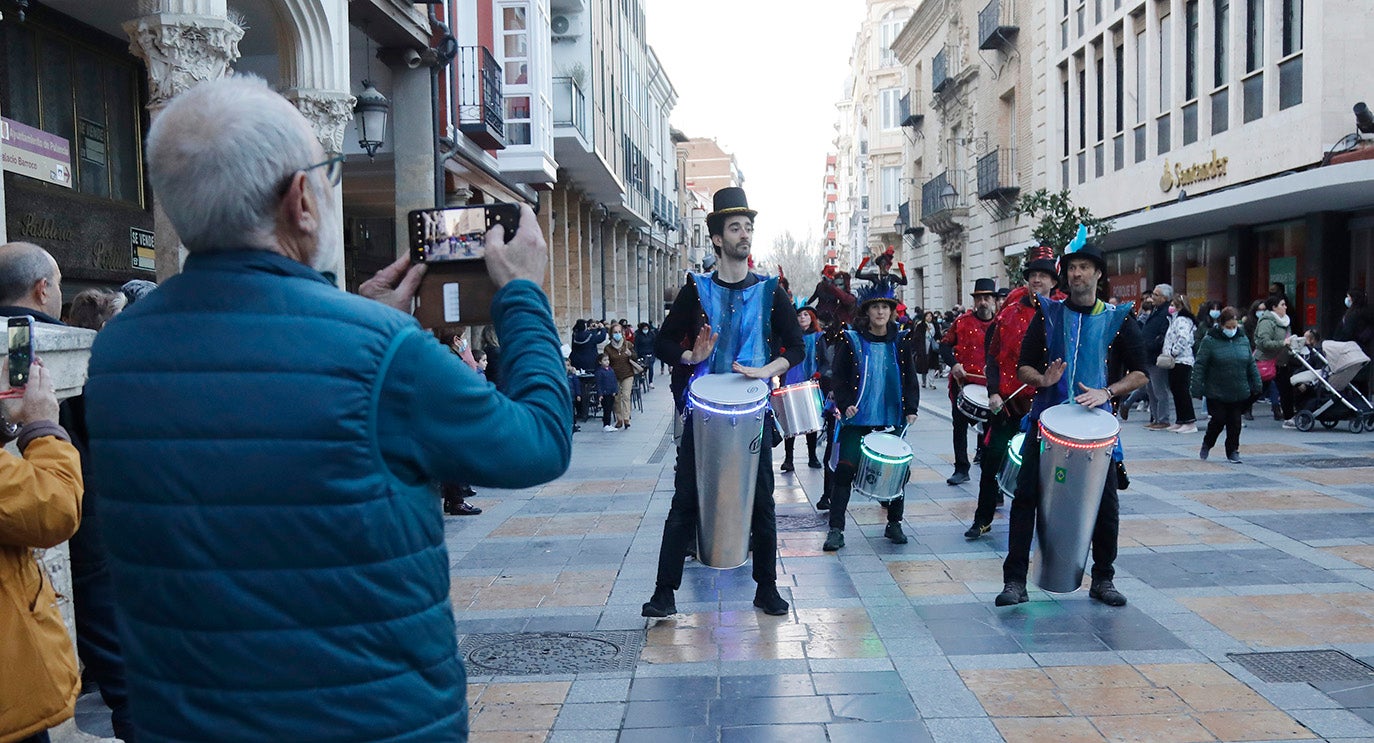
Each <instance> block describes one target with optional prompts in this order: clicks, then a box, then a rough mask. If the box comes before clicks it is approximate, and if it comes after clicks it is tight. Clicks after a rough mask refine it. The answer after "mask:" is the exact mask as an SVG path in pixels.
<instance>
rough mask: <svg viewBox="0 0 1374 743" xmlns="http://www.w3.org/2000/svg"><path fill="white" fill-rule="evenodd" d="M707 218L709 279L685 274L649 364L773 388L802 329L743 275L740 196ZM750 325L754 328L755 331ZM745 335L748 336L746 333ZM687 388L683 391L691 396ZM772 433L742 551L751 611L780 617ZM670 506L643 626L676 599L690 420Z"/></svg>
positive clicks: (769, 293) (692, 518) (747, 214)
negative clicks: (749, 573)
mask: <svg viewBox="0 0 1374 743" xmlns="http://www.w3.org/2000/svg"><path fill="white" fill-rule="evenodd" d="M713 204H714V209H713V210H712V212H711V213H710V214H708V215H707V216H706V226H707V229H708V230H709V231H710V233H711V242H712V244H713V245H714V246H715V253H716V257H717V262H716V270H715V271H713V272H711V273H709V274H691V275H689V276H688V280H687V283H686V284H685V285H684V286H683V287H682V290H681V291H679V292H678V294H677V299H675V300H674V301H673V306H672V309H671V310H670V311H669V313H668V317H667V318H666V319H665V320H664V321H663V327H662V328H661V329H660V330H659V333H658V340H657V341H656V342H655V344H654V354H655V355H656V356H658V358H659V359H661V360H662V361H663V363H665V364H670V365H672V366H673V367H674V369H676V370H689V371H690V376H691V377H692V379H694V380H695V379H696V378H697V377H701V376H703V375H706V374H728V373H731V372H733V373H736V374H743V375H745V376H746V377H751V378H753V379H771V378H773V377H776V376H780V375H782V374H784V373H786V372H787V370H788V369H789V368H791V367H792V366H794V365H796V364H800V363H801V361H802V357H803V354H804V352H805V348H806V346H805V343H804V341H803V339H802V332H801V325H800V324H798V322H797V315H796V312H794V311H793V309H792V304H791V302H789V301H788V299H787V293H786V292H785V291H783V289H782V288H781V287H779V286H778V282H777V279H776V278H770V277H761V276H759V275H758V274H755V273H753V272H751V271H750V270H749V253H750V247H751V245H752V242H753V237H754V216H755V214H756V212H755V211H754V210H753V209H750V208H749V202H748V200H747V199H746V198H745V195H744V189H741V188H733V187H732V188H723V189H721V190H720V191H717V192H716V194H715V196H714V199H713ZM755 319H758V322H754V320H755ZM745 328H756V330H754V331H752V332H746V331H745ZM690 387H691V384H690V383H688V384H687V385H686V388H687V389H690ZM773 430H774V425H773V423H772V421H771V420H770V421H767V422H766V425H765V426H764V438H765V442H764V443H765V445H762V446H760V447H759V454H758V457H759V469H758V478H757V479H756V480H755V482H754V511H753V514H752V516H751V519H750V524H749V530H750V533H751V535H752V536H751V539H750V549H751V551H752V552H753V560H754V571H753V573H754V582H755V583H757V584H758V587H757V589H756V590H755V592H754V606H756V607H758V608H759V609H761V610H763V612H764V613H766V614H773V615H781V614H786V613H787V611H788V603H787V601H786V600H784V599H783V598H782V596H781V595H780V594H779V593H778V587H777V580H778V572H777V554H778V528H777V521H776V517H775V513H774V503H773V456H772V448H771V447H772V446H775V445H776V444H777V443H778V442H777V441H769V438H770V437H771V436H772V431H773ZM673 484H674V491H673V502H672V505H671V506H670V507H669V510H668V518H667V520H666V521H665V522H664V524H663V542H662V544H661V546H660V547H659V554H658V577H657V580H656V583H655V588H654V595H653V597H652V598H651V599H649V601H647V602H646V603H645V604H644V607H643V609H642V611H641V614H642V615H643V616H646V617H666V616H668V615H670V614H675V613H676V612H677V604H676V600H675V598H674V592H675V591H676V590H677V589H678V588H679V587H681V584H682V561H683V559H684V558H685V557H686V556H687V552H688V550H689V549H691V548H692V546H693V545H694V543H695V541H696V529H697V519H698V510H697V508H698V507H697V469H696V442H695V438H694V435H693V430H692V421H691V418H690V417H689V418H688V419H687V420H686V422H685V424H684V426H683V431H682V439H681V443H680V445H679V446H678V451H677V474H676V476H675V479H674V483H673Z"/></svg>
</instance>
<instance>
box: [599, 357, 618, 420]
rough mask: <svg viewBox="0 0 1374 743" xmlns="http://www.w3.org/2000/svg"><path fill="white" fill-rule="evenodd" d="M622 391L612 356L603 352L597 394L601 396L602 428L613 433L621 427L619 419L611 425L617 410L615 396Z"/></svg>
mask: <svg viewBox="0 0 1374 743" xmlns="http://www.w3.org/2000/svg"><path fill="white" fill-rule="evenodd" d="M619 392H620V380H618V379H616V378H615V369H612V368H611V357H610V356H607V355H606V354H604V353H603V354H601V363H600V365H599V366H597V367H596V394H597V395H600V396H601V430H602V431H605V432H606V433H611V432H614V431H616V430H617V429H619V428H620V423H619V421H617V422H616V425H614V426H613V425H611V415H612V412H613V411H614V410H615V396H616V395H617V394H618V393H619Z"/></svg>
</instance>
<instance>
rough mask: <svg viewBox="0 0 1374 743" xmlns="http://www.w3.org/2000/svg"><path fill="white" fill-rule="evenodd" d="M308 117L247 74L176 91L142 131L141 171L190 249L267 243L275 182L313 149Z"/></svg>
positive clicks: (277, 195) (302, 164)
mask: <svg viewBox="0 0 1374 743" xmlns="http://www.w3.org/2000/svg"><path fill="white" fill-rule="evenodd" d="M317 153H318V150H317V148H316V145H315V142H314V139H313V137H312V136H311V133H310V129H309V125H308V124H307V123H306V121H305V118H304V117H302V116H301V115H300V113H299V112H298V111H296V109H295V107H293V106H292V105H291V104H290V103H289V102H288V101H287V100H286V99H285V98H282V97H281V96H280V95H278V94H277V93H275V92H273V91H272V89H271V88H269V87H268V86H267V83H266V82H264V81H263V80H262V79H261V78H258V77H253V76H250V75H235V76H234V77H229V78H223V79H220V80H213V81H210V82H205V83H201V84H200V85H197V86H196V87H194V88H191V89H190V90H188V91H186V92H185V93H182V94H181V95H178V96H177V97H176V98H174V99H172V102H171V103H170V104H168V106H167V107H166V108H165V109H163V110H162V113H160V114H159V115H158V117H157V120H156V121H154V122H153V126H152V129H150V130H149V132H148V176H149V179H150V180H151V181H152V185H153V191H154V193H156V194H157V196H158V198H159V199H160V200H161V202H162V208H163V211H165V212H166V214H167V218H168V219H170V220H171V222H172V226H173V227H175V228H176V231H177V235H178V236H179V237H180V238H181V240H182V242H183V243H184V244H185V245H186V249H187V250H188V251H191V252H200V251H212V250H224V249H230V248H249V247H263V246H264V245H269V244H271V243H272V233H273V232H274V228H275V226H276V214H277V206H278V203H279V202H280V200H281V187H282V184H284V183H285V182H286V181H287V179H288V178H290V177H291V175H292V174H294V173H295V172H296V171H298V170H301V169H302V168H306V167H309V166H311V165H313V164H314V163H313V162H312V160H313V159H315V158H316V157H317V156H318V155H317Z"/></svg>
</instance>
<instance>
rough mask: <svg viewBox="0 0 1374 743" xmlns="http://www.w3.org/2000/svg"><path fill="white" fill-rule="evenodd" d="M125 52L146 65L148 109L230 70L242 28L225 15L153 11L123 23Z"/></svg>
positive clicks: (165, 102)
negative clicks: (125, 38)
mask: <svg viewBox="0 0 1374 743" xmlns="http://www.w3.org/2000/svg"><path fill="white" fill-rule="evenodd" d="M124 32H125V33H127V34H128V35H129V51H130V52H131V53H132V54H133V55H134V56H135V57H138V58H139V59H142V60H143V61H144V62H145V63H146V64H147V65H148V89H149V93H150V99H151V100H150V101H149V103H148V109H149V110H150V111H154V112H156V111H159V110H161V109H162V107H163V106H166V105H167V103H168V102H170V101H171V100H172V99H173V98H175V97H176V96H177V95H178V94H179V93H183V92H185V91H187V90H190V89H191V88H192V87H195V86H196V85H198V84H200V83H203V82H205V81H207V80H218V79H219V78H222V77H226V76H228V75H231V74H233V68H232V65H233V64H234V62H235V61H237V60H238V58H239V39H242V38H243V28H242V27H240V26H239V25H238V24H236V23H234V22H233V21H231V20H229V19H227V18H213V17H210V16H198V15H180V14H175V13H156V14H153V15H148V16H144V17H142V18H137V19H134V20H132V21H128V22H126V23H125V24H124Z"/></svg>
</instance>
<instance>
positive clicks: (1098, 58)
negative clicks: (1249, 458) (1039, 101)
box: [1043, 0, 1374, 331]
mask: <svg viewBox="0 0 1374 743" xmlns="http://www.w3.org/2000/svg"><path fill="white" fill-rule="evenodd" d="M1050 7H1051V11H1050V12H1051V14H1052V17H1051V18H1050V19H1049V23H1048V24H1047V31H1048V34H1047V36H1046V37H1045V38H1044V39H1043V43H1044V44H1045V45H1046V46H1048V48H1049V49H1050V50H1051V51H1050V54H1049V57H1048V59H1047V60H1046V66H1047V75H1048V76H1049V80H1050V87H1049V91H1048V92H1047V96H1046V100H1047V104H1048V105H1047V108H1048V111H1049V128H1050V129H1051V131H1052V137H1051V138H1050V140H1051V141H1050V142H1049V148H1048V152H1047V153H1046V158H1047V160H1048V162H1049V163H1050V164H1051V167H1050V171H1051V181H1052V184H1053V185H1054V186H1056V187H1065V188H1069V189H1071V190H1072V192H1073V195H1074V198H1075V200H1077V201H1078V202H1080V203H1082V204H1085V205H1087V206H1089V207H1091V208H1092V209H1093V210H1094V212H1096V213H1097V214H1098V215H1100V216H1109V217H1114V218H1115V226H1116V230H1115V232H1113V233H1112V234H1111V235H1109V236H1108V237H1107V238H1106V239H1105V241H1104V245H1105V247H1106V249H1107V250H1108V262H1109V264H1110V266H1111V269H1112V272H1113V273H1114V274H1115V276H1114V277H1113V281H1112V290H1113V292H1114V293H1115V294H1116V295H1117V296H1118V297H1121V298H1123V299H1134V298H1137V297H1138V296H1139V294H1140V292H1141V290H1142V289H1143V288H1144V287H1145V286H1147V285H1149V284H1151V283H1159V282H1167V283H1171V284H1173V285H1174V287H1175V288H1176V289H1177V290H1178V291H1180V292H1185V293H1186V294H1187V295H1188V296H1189V297H1190V299H1192V300H1193V301H1195V302H1197V301H1201V300H1203V299H1218V300H1223V301H1225V302H1227V303H1228V304H1233V305H1236V306H1242V305H1247V304H1248V303H1249V302H1250V301H1251V300H1253V299H1255V298H1260V297H1263V296H1265V294H1266V293H1267V290H1268V287H1269V285H1270V284H1271V283H1272V282H1280V283H1282V284H1283V285H1284V288H1285V289H1286V291H1287V293H1288V295H1289V302H1290V316H1292V317H1294V318H1296V325H1297V327H1299V328H1301V327H1320V328H1321V329H1323V330H1327V331H1330V330H1331V329H1332V328H1333V326H1334V323H1335V321H1336V319H1337V318H1338V317H1339V315H1340V313H1341V312H1342V311H1343V310H1344V307H1343V306H1342V298H1343V296H1344V293H1345V291H1346V290H1347V289H1348V288H1350V287H1360V288H1365V289H1368V288H1369V286H1370V278H1371V268H1374V162H1370V161H1368V160H1365V161H1363V162H1352V163H1345V164H1338V165H1326V166H1325V167H1323V166H1322V164H1323V162H1324V156H1325V155H1326V153H1327V152H1328V151H1329V150H1330V149H1331V148H1333V147H1337V146H1338V145H1340V146H1341V147H1344V146H1348V145H1349V143H1350V142H1351V141H1353V139H1354V138H1355V136H1354V133H1355V128H1356V127H1355V121H1354V118H1353V116H1352V114H1351V108H1352V106H1353V105H1354V104H1355V103H1356V102H1358V101H1362V100H1367V99H1369V98H1371V97H1374V76H1371V75H1369V74H1368V73H1367V70H1368V68H1369V63H1368V60H1367V59H1366V55H1365V53H1364V49H1365V47H1366V46H1367V39H1366V38H1365V37H1366V36H1367V33H1366V32H1367V25H1368V24H1367V23H1363V22H1362V20H1361V19H1363V18H1365V17H1366V15H1367V13H1368V3H1365V2H1361V1H1360V0H1321V2H1317V1H1315V0H1088V1H1087V2H1080V1H1079V0H1054V2H1052V3H1050ZM1338 159H1339V158H1338Z"/></svg>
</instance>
